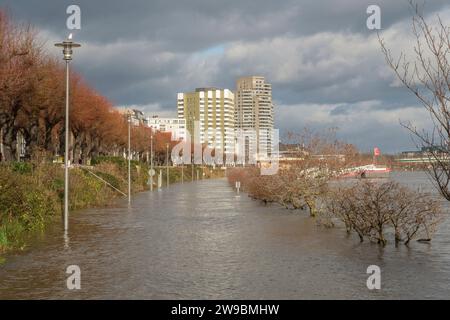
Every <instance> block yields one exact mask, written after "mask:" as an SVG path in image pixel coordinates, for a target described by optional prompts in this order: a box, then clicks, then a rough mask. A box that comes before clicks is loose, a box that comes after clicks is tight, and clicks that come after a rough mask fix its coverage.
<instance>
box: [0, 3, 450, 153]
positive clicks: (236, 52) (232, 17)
mask: <svg viewBox="0 0 450 320" xmlns="http://www.w3.org/2000/svg"><path fill="white" fill-rule="evenodd" d="M70 4H77V5H79V6H80V7H81V11H82V29H81V30H79V31H77V32H76V33H75V39H76V40H77V41H78V42H81V43H82V45H83V47H82V48H81V49H79V50H77V52H76V53H75V60H74V67H75V68H76V69H77V70H78V71H79V72H80V73H82V74H83V75H84V77H85V78H87V80H88V81H89V82H90V83H91V84H92V85H93V86H94V87H96V88H97V89H98V90H99V91H100V92H101V93H102V94H103V95H105V96H107V97H108V98H110V99H111V101H113V103H114V104H116V105H117V106H131V105H132V106H136V107H137V108H140V109H142V110H144V111H146V112H148V113H149V114H159V115H161V116H175V115H176V112H175V111H176V93H177V92H182V91H190V90H193V89H194V88H196V87H201V86H217V87H223V88H229V89H234V87H235V80H236V78H237V77H240V76H244V75H263V76H265V77H266V78H267V80H268V81H269V82H270V83H272V85H273V98H274V102H275V104H276V108H275V117H276V119H275V120H276V127H277V128H279V129H280V131H281V135H283V134H284V133H285V132H287V131H288V130H294V131H295V130H297V131H298V130H300V129H301V128H303V127H305V126H307V127H309V128H313V129H317V130H320V129H321V128H329V127H337V128H339V136H340V137H341V138H342V139H345V140H346V141H347V142H349V143H354V144H356V145H357V146H358V147H360V148H361V149H362V150H364V151H368V150H370V149H371V148H373V147H374V146H379V147H380V148H381V149H382V151H385V152H390V153H393V152H398V151H402V150H407V149H411V148H414V146H415V145H414V143H412V142H411V138H410V136H409V134H408V132H407V131H405V129H403V128H402V127H401V126H400V124H399V122H400V121H404V122H406V121H412V122H413V123H414V124H415V125H417V126H418V127H427V126H428V125H429V120H428V116H427V114H426V113H425V112H424V111H423V110H422V108H421V107H420V106H419V104H418V103H417V101H416V100H415V99H414V97H412V96H411V94H410V93H409V92H408V91H406V90H405V89H403V88H402V87H401V86H399V85H398V82H397V81H396V80H395V78H394V77H393V75H392V72H391V71H390V70H389V69H388V68H387V67H386V65H385V62H384V58H383V56H382V54H381V51H380V48H379V44H378V41H377V35H376V33H375V32H374V31H370V30H368V29H367V27H366V19H367V17H368V15H367V13H366V9H367V7H368V6H369V5H372V4H376V5H379V6H380V8H381V25H382V30H381V34H382V36H383V37H384V38H385V39H386V41H387V43H388V45H389V46H390V47H391V48H392V50H393V51H394V52H400V51H401V50H404V51H406V52H410V49H411V45H412V42H411V39H412V34H411V14H412V12H411V9H410V7H409V5H408V2H407V0H396V1H392V0H320V1H319V0H252V1H248V0H226V1H225V0H221V1H216V0H177V1H175V0H127V1H124V0H120V1H119V0H108V1H106V0H102V1H99V0H95V1H94V0H84V1H66V0H40V1H30V0H0V6H1V7H3V8H5V7H6V8H7V9H8V10H9V11H10V13H11V14H12V15H13V17H14V18H15V19H16V20H20V21H28V22H30V23H32V24H33V25H35V26H37V27H38V28H39V30H40V31H41V37H42V38H43V39H46V40H47V50H48V51H49V52H54V53H55V54H60V53H59V51H57V49H56V48H53V47H52V44H53V43H54V42H56V41H57V40H62V39H63V38H64V37H65V36H67V34H68V30H67V29H66V19H67V14H66V8H67V6H68V5H70ZM424 12H425V14H426V15H427V16H430V17H434V16H436V14H438V13H439V15H440V16H441V17H442V18H443V19H444V21H447V22H448V21H450V3H449V1H448V0H428V1H427V2H426V5H425V8H424Z"/></svg>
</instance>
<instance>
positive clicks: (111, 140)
mask: <svg viewBox="0 0 450 320" xmlns="http://www.w3.org/2000/svg"><path fill="white" fill-rule="evenodd" d="M70 77H71V88H70V92H71V96H70V133H71V143H70V158H71V159H72V161H73V162H74V163H85V162H87V161H88V160H90V159H91V158H93V157H95V156H98V155H114V156H121V155H124V154H125V152H126V148H127V142H128V140H127V137H128V132H127V130H128V127H127V125H128V124H127V119H126V116H124V115H123V114H121V113H120V112H119V111H118V110H117V109H115V108H113V105H112V103H111V102H110V101H109V100H108V99H107V98H105V97H103V96H101V95H100V94H99V93H98V92H97V91H96V90H95V89H93V88H92V87H91V86H89V84H88V83H87V82H86V81H85V80H84V79H83V78H82V77H81V76H80V75H79V74H77V73H76V72H71V75H70ZM64 115H65V66H64V63H63V61H62V59H57V58H55V56H54V55H50V54H49V53H47V52H45V51H44V49H43V45H42V43H39V42H38V41H37V32H36V30H35V29H33V28H32V27H30V26H29V25H24V24H17V23H14V22H13V21H12V20H11V19H10V18H9V17H8V15H7V14H6V12H5V11H2V10H0V128H1V138H2V139H1V140H2V142H3V150H2V154H1V160H3V161H11V160H17V159H19V158H20V156H19V155H20V153H21V152H19V150H18V141H19V139H20V138H19V137H23V139H24V141H25V144H24V145H25V150H24V154H22V158H25V159H30V158H31V157H32V156H33V154H34V153H36V152H37V151H39V152H40V153H42V152H45V153H47V155H48V158H51V157H53V156H55V155H61V154H63V150H64V132H65V131H64ZM155 135H156V138H155V142H156V143H157V145H156V148H155V152H156V155H157V157H158V158H163V156H162V155H161V156H158V155H159V153H161V154H162V153H165V144H166V143H168V142H170V136H167V135H163V134H161V133H156V134H155ZM131 137H132V138H131V140H132V141H131V145H132V151H133V157H134V158H135V159H141V160H146V159H147V157H144V154H145V153H147V152H148V151H150V128H148V127H145V126H144V125H139V126H135V125H134V126H133V128H132V134H131ZM22 153H23V152H22Z"/></svg>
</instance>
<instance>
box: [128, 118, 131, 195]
mask: <svg viewBox="0 0 450 320" xmlns="http://www.w3.org/2000/svg"><path fill="white" fill-rule="evenodd" d="M128 203H131V112H130V111H128Z"/></svg>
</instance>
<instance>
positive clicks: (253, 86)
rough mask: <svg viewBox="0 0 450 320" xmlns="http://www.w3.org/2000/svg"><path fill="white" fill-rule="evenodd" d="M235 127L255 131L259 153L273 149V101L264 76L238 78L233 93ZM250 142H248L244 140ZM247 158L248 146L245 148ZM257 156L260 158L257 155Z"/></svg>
mask: <svg viewBox="0 0 450 320" xmlns="http://www.w3.org/2000/svg"><path fill="white" fill-rule="evenodd" d="M235 100H236V102H235V103H236V107H235V123H236V129H240V130H241V131H244V132H246V131H249V132H250V131H251V132H254V133H255V136H256V137H255V138H256V141H252V142H251V143H256V147H257V149H256V152H257V153H258V154H259V155H264V154H266V153H267V154H270V153H271V151H272V150H273V145H272V143H273V129H274V120H273V113H274V111H273V103H272V85H271V84H269V83H267V82H266V81H265V79H264V77H258V76H250V77H243V78H239V79H238V80H237V83H236V93H235ZM246 144H250V142H248V141H247V142H246ZM245 152H246V157H247V158H248V156H249V155H248V153H249V147H248V146H246V148H245ZM258 158H261V156H259V157H258Z"/></svg>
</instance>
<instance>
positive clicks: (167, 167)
mask: <svg viewBox="0 0 450 320" xmlns="http://www.w3.org/2000/svg"><path fill="white" fill-rule="evenodd" d="M166 179H167V187H169V144H168V143H166Z"/></svg>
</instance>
